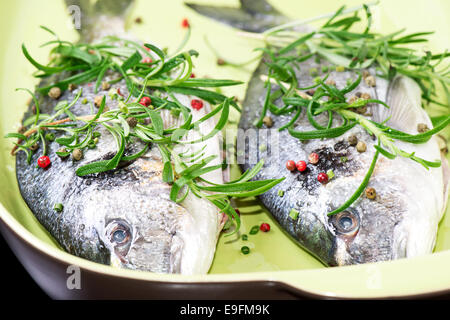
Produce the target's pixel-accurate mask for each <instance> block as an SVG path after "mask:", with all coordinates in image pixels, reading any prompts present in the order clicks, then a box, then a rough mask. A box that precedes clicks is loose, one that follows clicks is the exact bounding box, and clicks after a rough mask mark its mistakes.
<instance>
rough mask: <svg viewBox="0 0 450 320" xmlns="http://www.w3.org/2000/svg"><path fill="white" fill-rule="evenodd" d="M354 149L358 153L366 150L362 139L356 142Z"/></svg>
mask: <svg viewBox="0 0 450 320" xmlns="http://www.w3.org/2000/svg"><path fill="white" fill-rule="evenodd" d="M356 150H357V151H358V152H360V153H362V152H366V150H367V146H366V144H365V143H364V142H363V141H358V143H357V144H356Z"/></svg>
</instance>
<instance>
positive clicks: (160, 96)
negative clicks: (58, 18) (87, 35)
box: [6, 28, 283, 232]
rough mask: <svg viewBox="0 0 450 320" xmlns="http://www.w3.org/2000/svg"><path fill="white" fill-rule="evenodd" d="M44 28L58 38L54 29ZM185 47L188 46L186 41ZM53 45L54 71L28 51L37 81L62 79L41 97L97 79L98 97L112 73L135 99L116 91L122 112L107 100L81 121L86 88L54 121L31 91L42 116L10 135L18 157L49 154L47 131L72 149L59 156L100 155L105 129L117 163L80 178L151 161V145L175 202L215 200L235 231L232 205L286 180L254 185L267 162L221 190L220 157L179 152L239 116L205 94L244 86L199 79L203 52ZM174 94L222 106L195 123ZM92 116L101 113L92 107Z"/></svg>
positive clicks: (218, 97)
mask: <svg viewBox="0 0 450 320" xmlns="http://www.w3.org/2000/svg"><path fill="white" fill-rule="evenodd" d="M44 29H45V30H47V31H49V32H51V33H52V34H53V35H55V34H54V33H53V32H52V31H50V30H48V29H47V28H44ZM183 42H184V43H185V42H186V39H185V40H184V41H183ZM184 43H183V45H182V46H184ZM45 45H56V46H55V47H54V48H53V49H52V51H51V52H52V54H54V58H53V59H51V61H50V63H49V64H48V65H46V66H44V65H42V64H40V63H38V62H37V61H35V60H34V59H33V58H32V57H31V55H30V54H29V52H28V51H27V49H26V47H25V46H23V47H22V48H23V53H24V55H25V57H26V58H27V59H28V60H29V61H30V62H31V63H32V64H33V65H34V66H35V67H36V68H37V69H38V70H39V73H38V74H36V76H37V77H39V78H46V77H49V76H53V75H59V77H57V79H62V80H59V82H56V83H53V84H51V85H49V86H45V87H38V88H37V94H38V95H44V94H47V93H48V91H49V90H50V89H51V88H53V87H59V88H60V89H61V90H66V89H67V88H68V86H69V84H85V83H87V82H89V81H93V80H95V82H96V87H95V88H96V89H95V90H98V88H99V86H100V84H101V83H102V81H103V80H104V76H105V74H106V72H107V71H113V72H115V74H118V75H119V76H118V78H117V79H114V80H112V81H109V82H110V83H116V82H118V81H121V80H124V81H125V82H126V84H127V88H128V90H129V92H130V95H129V97H128V98H127V99H125V98H123V97H121V96H120V95H118V94H115V93H114V92H111V91H110V96H111V98H112V99H114V100H118V101H117V102H118V105H119V108H118V109H112V110H106V108H105V101H106V97H105V96H103V99H102V101H101V103H100V105H99V108H98V110H97V112H96V113H92V114H89V115H83V116H75V115H74V114H73V113H72V112H71V108H72V107H73V106H74V105H76V104H77V103H78V102H79V100H80V98H81V97H82V94H83V90H82V88H80V89H78V93H77V95H76V96H75V98H74V99H73V101H71V102H68V101H60V102H58V103H57V105H56V106H55V107H54V112H53V113H52V114H51V115H50V114H43V113H41V112H40V108H39V99H38V98H37V96H36V95H35V94H33V93H32V92H31V91H30V90H27V92H28V93H30V94H31V95H32V97H33V100H34V101H35V105H36V111H37V112H36V114H35V115H32V116H30V117H29V118H28V119H25V120H24V122H23V125H24V126H25V127H27V129H26V131H25V132H23V133H10V134H7V135H6V138H14V139H19V141H18V142H17V143H15V148H14V149H13V154H15V153H17V152H18V151H24V152H25V153H26V154H27V159H28V162H30V161H31V157H32V155H33V152H34V151H33V146H34V145H36V143H38V142H39V143H41V145H42V146H43V148H42V155H46V154H47V143H48V141H47V140H46V135H44V132H51V133H54V134H56V133H58V137H57V138H56V140H55V143H58V144H59V145H61V146H63V147H64V148H65V150H60V151H58V152H57V154H58V155H59V156H61V157H67V156H69V155H70V152H72V151H73V150H75V149H81V150H84V149H91V148H95V147H96V146H97V143H98V139H100V138H101V134H100V132H99V131H98V128H100V127H103V128H104V129H105V130H106V131H107V132H108V133H109V134H110V135H111V136H112V137H114V139H115V141H116V144H117V152H116V154H115V155H114V157H113V158H111V159H109V160H102V161H96V162H93V163H88V164H85V165H83V166H80V167H78V168H77V169H76V174H77V175H78V176H86V175H92V174H97V173H101V172H106V171H110V170H114V169H117V168H118V167H119V164H120V163H121V162H124V161H132V160H135V159H137V158H139V157H141V156H143V155H144V154H145V153H146V152H147V150H148V149H149V147H150V145H155V146H156V147H157V148H158V150H159V151H160V153H161V157H162V161H163V163H164V167H163V172H162V179H163V181H165V182H167V183H169V184H171V185H172V187H171V192H170V199H171V200H173V201H176V202H180V201H182V200H184V199H185V198H186V196H187V195H188V194H189V193H190V192H191V193H192V194H194V195H196V196H197V197H200V198H203V199H206V200H208V201H210V202H211V203H213V204H214V205H215V206H217V207H218V208H219V209H220V210H221V211H222V212H224V213H225V214H227V215H228V216H229V217H230V219H232V220H233V221H234V223H235V224H236V227H237V228H236V229H235V232H236V231H237V230H238V229H239V225H240V219H239V215H238V214H237V213H236V211H235V210H234V208H233V207H232V206H231V205H230V199H231V198H232V197H250V196H256V195H259V194H261V193H264V192H265V191H267V190H269V189H270V188H272V187H273V186H274V185H276V184H278V183H279V182H281V181H282V180H283V179H271V180H262V181H248V180H250V179H251V178H252V177H254V176H255V175H256V173H257V172H258V171H259V170H260V169H261V167H262V165H263V163H262V162H260V163H258V164H257V165H256V166H255V168H254V169H252V170H250V171H247V172H245V173H244V174H243V175H242V176H241V177H240V178H238V179H237V180H235V181H232V182H228V183H224V184H214V183H212V182H209V181H207V180H205V179H203V178H202V177H201V176H202V175H204V174H205V173H208V172H211V171H215V170H219V169H221V168H222V164H221V165H213V166H209V164H210V163H211V161H213V160H214V159H215V158H216V157H217V156H210V157H206V158H205V157H204V153H203V150H204V148H203V149H201V150H200V151H198V152H191V153H189V154H187V153H186V152H181V153H180V152H179V151H177V150H179V149H178V148H177V147H180V146H181V147H182V146H188V145H193V144H196V143H200V142H203V141H206V140H208V139H211V138H212V137H214V136H215V135H216V134H217V133H219V132H220V131H221V130H222V129H223V128H224V127H225V125H226V124H227V122H228V115H229V112H230V106H231V107H234V108H236V109H237V110H239V107H238V106H237V104H236V103H235V101H234V100H233V99H231V98H228V97H226V96H224V95H222V94H218V93H216V92H214V91H209V90H206V89H204V88H214V87H223V86H233V85H237V84H240V83H241V82H239V81H232V80H216V79H197V78H196V79H192V78H191V74H192V68H193V63H192V57H195V56H197V55H198V53H197V52H196V51H194V50H190V51H186V52H181V53H176V54H175V55H174V56H173V57H171V58H168V57H167V56H166V54H165V53H164V52H163V51H162V50H160V49H159V48H158V47H156V46H154V45H152V44H145V45H144V46H141V45H140V44H138V43H135V42H132V41H129V40H124V39H120V38H117V37H107V38H104V39H103V40H102V41H100V42H99V43H97V44H72V43H70V42H67V41H61V40H59V38H57V39H56V40H54V41H50V42H48V43H46V44H45ZM182 46H181V47H182ZM143 56H147V57H151V59H152V62H150V63H143V62H142V61H143V60H142V59H143ZM147 61H148V60H147ZM68 71H70V72H68ZM65 75H66V77H65V78H64V76H65ZM173 93H183V94H189V95H195V96H197V97H199V98H201V99H204V100H206V101H208V102H210V103H211V104H213V105H216V107H215V108H214V109H213V111H212V112H210V113H209V114H207V115H205V116H204V117H203V118H201V119H199V120H197V121H195V122H193V121H192V119H193V116H192V114H191V111H190V109H188V108H187V107H185V106H183V105H182V104H181V103H179V102H178V101H177V99H176V97H175V96H174V95H173ZM144 96H147V97H150V98H151V100H152V105H151V106H149V107H146V106H144V105H142V104H140V103H138V101H140V99H141V98H142V97H144ZM91 110H94V108H93V107H92V105H91ZM164 110H170V112H171V113H172V114H173V115H174V116H175V117H181V118H182V120H183V121H182V124H181V125H180V126H178V127H170V128H164V125H163V118H162V115H161V112H162V111H164ZM214 116H218V117H219V120H218V122H217V125H216V126H215V128H213V130H212V131H211V132H208V133H206V134H204V135H202V136H201V137H200V138H198V139H195V140H191V141H189V140H187V138H186V137H187V135H188V133H189V132H190V131H191V130H196V129H197V128H198V127H199V125H200V124H201V123H202V122H205V121H207V120H208V119H210V118H211V117H214ZM131 123H132V124H131ZM55 137H56V135H55ZM135 141H140V142H141V143H142V145H143V148H142V149H141V150H140V151H139V152H137V153H135V154H132V155H126V150H127V145H129V144H130V143H132V142H135ZM180 193H181V195H180Z"/></svg>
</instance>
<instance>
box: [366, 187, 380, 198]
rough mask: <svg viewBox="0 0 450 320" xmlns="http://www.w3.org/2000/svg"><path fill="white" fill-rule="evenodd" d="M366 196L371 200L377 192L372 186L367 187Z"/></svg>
mask: <svg viewBox="0 0 450 320" xmlns="http://www.w3.org/2000/svg"><path fill="white" fill-rule="evenodd" d="M366 197H367V198H368V199H370V200H373V199H375V198H376V197H377V192H376V191H375V189H374V188H367V189H366Z"/></svg>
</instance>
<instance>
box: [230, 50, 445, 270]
mask: <svg viewBox="0 0 450 320" xmlns="http://www.w3.org/2000/svg"><path fill="white" fill-rule="evenodd" d="M311 67H318V68H320V66H317V65H316V63H315V62H314V59H313V58H312V59H311V60H310V61H306V62H305V63H304V64H303V65H301V66H300V70H303V71H300V72H299V74H298V80H299V86H303V87H306V86H308V85H310V84H311V82H312V78H311V76H310V75H309V74H308V70H309V68H311ZM266 71H267V70H266V66H265V65H264V64H261V65H260V67H259V68H258V69H257V70H256V72H255V74H254V76H253V78H252V80H251V82H250V84H249V87H248V91H247V94H246V98H245V100H244V103H243V113H242V117H241V121H240V124H239V127H240V128H241V129H243V130H240V131H239V132H241V136H238V148H239V141H241V142H242V141H244V139H245V138H246V137H248V136H250V135H251V134H249V132H251V131H252V130H253V131H254V130H255V126H254V123H255V120H257V119H258V118H259V115H260V112H261V108H262V105H263V104H264V97H265V91H266V89H265V88H264V82H263V81H262V80H261V75H264V74H267V73H266ZM349 77H353V79H355V78H356V74H354V73H352V72H331V74H330V78H332V79H333V80H335V81H336V86H337V88H343V87H344V86H345V85H346V79H347V78H349ZM274 89H275V88H274ZM358 91H359V92H363V93H364V92H365V93H369V94H371V96H372V97H376V98H377V99H380V100H382V101H387V102H388V104H389V105H390V109H389V110H387V109H385V108H384V107H383V106H381V105H372V106H370V107H369V108H368V111H367V112H368V113H369V114H370V113H372V117H369V118H371V119H374V120H378V119H383V120H384V119H387V118H388V117H389V116H390V117H391V119H390V120H389V121H388V124H389V125H390V126H391V127H392V128H395V129H398V130H403V131H405V132H408V133H410V134H417V131H416V130H417V125H418V124H419V123H426V124H427V125H428V126H429V127H430V128H431V127H432V125H431V121H430V119H429V117H428V115H427V114H426V113H425V112H424V111H423V109H422V108H421V106H420V89H419V88H418V87H417V85H416V84H415V83H414V82H413V81H412V80H411V79H408V78H405V77H398V78H396V79H394V80H393V82H392V83H387V81H385V80H383V79H377V86H376V87H369V86H367V84H365V83H362V84H361V85H360V86H358V87H357V88H356V89H355V91H353V92H351V93H349V97H350V96H351V95H354V94H355V92H358ZM279 106H281V104H280V105H279ZM305 112H306V110H303V111H302V113H301V115H300V117H299V119H298V120H297V121H296V122H295V124H294V129H295V130H299V131H311V130H314V127H313V126H312V125H311V124H310V122H309V121H308V119H307V117H306V114H305ZM270 116H271V117H273V119H274V120H273V127H272V128H271V129H272V130H270V134H261V133H262V132H263V131H262V130H261V131H259V132H258V133H257V134H256V136H258V140H257V141H256V142H255V143H249V144H248V149H245V144H244V143H241V146H243V147H242V149H238V154H244V155H245V156H244V157H243V159H242V163H243V164H242V167H243V169H244V170H247V169H249V168H250V167H251V164H252V163H254V161H259V160H261V159H264V161H265V165H264V167H263V168H262V169H261V171H260V173H258V175H257V176H256V177H255V179H261V178H264V179H269V178H281V177H285V180H284V181H283V182H282V183H280V184H279V185H278V186H276V187H275V188H273V189H272V190H269V191H267V192H266V193H264V194H263V195H261V196H260V199H261V201H262V203H263V204H264V205H265V206H266V207H267V209H268V210H269V211H270V213H271V214H272V215H273V216H274V217H275V219H276V220H277V221H278V223H279V224H280V225H281V226H282V227H283V229H285V230H286V231H287V233H288V234H289V235H291V236H292V237H293V238H294V239H296V240H297V241H298V242H299V243H300V244H301V245H302V246H303V247H304V248H306V249H307V250H308V251H310V252H311V253H312V254H314V255H315V256H316V257H318V258H319V259H320V260H321V261H323V262H324V263H325V264H327V265H330V266H337V265H348V264H357V263H366V262H376V261H386V260H392V259H397V258H404V257H413V256H417V255H421V254H426V253H429V252H431V251H432V249H433V247H434V242H435V237H436V232H437V227H438V223H439V221H440V219H441V217H442V215H443V212H444V210H445V199H446V188H447V184H448V176H445V177H444V171H443V168H430V169H428V170H427V169H425V168H424V167H423V166H422V165H420V164H418V163H416V162H413V161H411V160H410V159H407V158H402V157H397V158H396V159H394V160H390V159H387V158H384V157H382V156H380V158H379V160H378V161H377V164H376V167H375V171H374V173H373V175H372V177H371V179H370V182H369V185H368V187H371V188H374V189H375V190H376V194H377V196H376V198H375V199H374V200H372V199H368V198H367V197H365V196H362V197H361V198H360V199H358V200H357V201H356V202H355V203H354V204H353V205H352V206H351V207H350V208H348V209H347V210H346V211H344V212H342V213H339V214H337V215H336V216H332V217H329V216H328V213H329V212H331V211H333V210H334V209H336V208H338V207H340V206H341V205H342V204H343V203H345V202H346V201H347V200H348V199H349V198H350V197H351V196H352V194H353V193H354V192H355V190H356V189H357V188H358V187H359V185H360V184H361V182H362V181H363V179H364V177H365V175H366V172H367V171H368V168H369V167H370V165H371V162H372V159H373V157H374V154H375V148H374V146H375V145H376V144H377V141H376V139H374V138H373V137H372V136H371V135H370V134H368V133H367V131H366V130H365V129H363V128H362V127H360V126H355V127H354V128H352V129H351V130H349V131H348V132H346V133H345V134H344V135H342V136H339V137H337V138H332V139H315V140H309V141H300V140H298V139H297V138H294V137H292V136H291V135H290V134H289V132H288V131H287V130H283V131H281V132H278V130H277V129H278V128H280V127H282V126H284V125H285V124H286V123H288V122H289V121H290V119H291V117H289V116H276V115H273V114H270ZM291 116H292V115H291ZM334 116H335V117H336V118H337V119H336V122H335V124H334V126H339V125H342V122H340V121H339V120H338V116H337V115H334ZM316 120H317V121H318V122H319V124H321V125H323V126H326V124H327V122H328V117H325V116H323V117H320V116H319V117H317V119H316ZM378 121H379V120H378ZM380 122H381V121H380ZM334 126H333V127H334ZM350 136H356V137H357V139H358V141H363V142H364V143H365V144H366V146H367V150H366V151H365V152H362V153H361V152H359V151H357V149H356V147H355V146H351V145H350V143H349V141H348V138H349V137H350ZM261 145H267V148H261ZM398 146H399V147H400V148H402V149H403V150H406V151H408V152H416V155H418V156H421V157H424V158H425V159H440V158H441V155H440V149H439V147H438V143H437V141H436V140H435V139H431V140H430V141H429V142H427V143H425V144H422V145H409V144H407V143H399V145H398ZM311 153H317V154H318V155H319V162H318V163H317V164H315V165H313V164H311V163H308V157H309V155H310V154H311ZM288 160H294V161H296V162H297V161H298V160H303V161H306V162H307V163H308V165H307V170H306V171H305V172H301V173H300V172H298V171H297V172H293V173H292V172H290V171H288V170H287V169H286V167H285V163H286V162H287V161H288ZM238 161H239V159H238ZM443 165H444V166H446V163H445V159H443ZM329 170H332V172H333V174H334V177H333V178H332V179H330V181H329V182H328V183H327V184H325V185H324V184H322V183H320V182H319V181H318V179H317V177H318V175H319V173H326V172H328V171H329ZM280 193H281V194H282V196H280ZM293 209H294V210H296V211H297V212H298V213H299V215H298V218H297V219H293V218H292V217H291V210H293Z"/></svg>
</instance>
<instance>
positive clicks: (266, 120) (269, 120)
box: [263, 116, 273, 128]
mask: <svg viewBox="0 0 450 320" xmlns="http://www.w3.org/2000/svg"><path fill="white" fill-rule="evenodd" d="M263 123H264V125H265V126H266V127H267V128H272V126H273V120H272V117H269V116H265V117H264V118H263Z"/></svg>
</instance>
